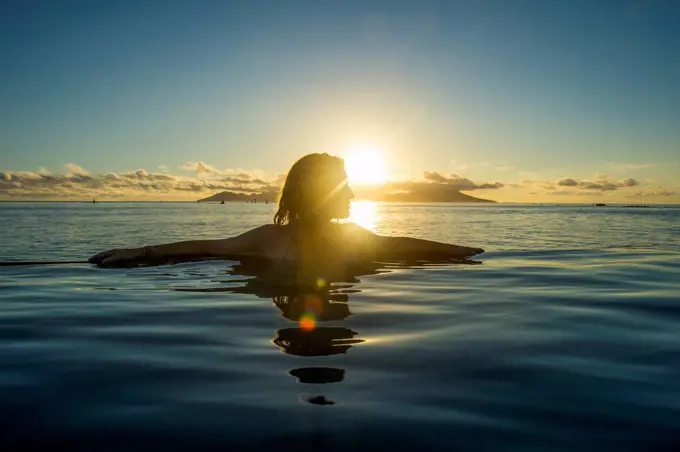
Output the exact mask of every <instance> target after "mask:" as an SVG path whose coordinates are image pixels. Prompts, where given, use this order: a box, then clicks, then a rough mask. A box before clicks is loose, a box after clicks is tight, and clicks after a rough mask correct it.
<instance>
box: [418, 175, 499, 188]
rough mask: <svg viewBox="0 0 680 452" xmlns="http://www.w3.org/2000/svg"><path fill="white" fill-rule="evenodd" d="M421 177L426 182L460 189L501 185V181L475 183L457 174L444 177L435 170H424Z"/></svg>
mask: <svg viewBox="0 0 680 452" xmlns="http://www.w3.org/2000/svg"><path fill="white" fill-rule="evenodd" d="M423 177H424V178H425V180H426V181H427V182H432V183H436V184H445V185H449V186H452V187H454V188H455V189H456V190H461V191H471V190H497V189H499V188H502V187H503V183H501V182H483V183H481V184H476V183H474V182H472V181H471V180H470V179H467V178H465V177H461V176H459V175H458V174H452V175H451V176H449V177H446V176H443V175H441V174H440V173H438V172H436V171H425V172H424V173H423Z"/></svg>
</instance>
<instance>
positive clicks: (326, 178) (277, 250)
mask: <svg viewBox="0 0 680 452" xmlns="http://www.w3.org/2000/svg"><path fill="white" fill-rule="evenodd" d="M353 197H354V193H353V192H352V190H351V189H350V188H349V186H348V185H347V173H346V172H345V166H344V161H343V160H342V159H340V158H338V157H333V156H330V155H328V154H309V155H306V156H304V157H302V158H301V159H300V160H298V161H297V162H295V164H294V165H293V166H292V168H291V169H290V171H289V173H288V176H287V177H286V182H285V184H284V187H283V190H282V191H281V195H280V199H279V206H278V211H277V212H276V214H275V215H274V224H268V225H264V226H259V227H257V228H255V229H252V230H250V231H247V232H244V233H243V234H240V235H238V236H236V237H230V238H226V239H217V240H190V241H183V242H175V243H166V244H162V245H154V246H145V247H140V248H123V249H113V250H109V251H104V252H102V253H99V254H96V255H94V256H92V257H91V258H90V262H92V263H95V264H97V265H100V266H105V267H106V266H118V265H130V264H133V265H134V264H135V263H138V262H145V261H147V262H148V261H151V262H161V261H164V260H166V261H167V260H173V259H176V258H188V259H198V258H207V257H218V258H219V257H224V258H232V259H237V260H238V259H245V258H262V259H266V260H269V261H293V262H295V263H296V265H299V264H301V265H302V267H305V268H308V269H310V270H312V269H313V270H314V271H317V270H318V269H319V266H321V267H323V266H326V265H328V264H329V262H332V263H333V265H335V264H337V262H344V263H348V262H357V261H361V260H371V259H376V258H380V257H382V256H395V255H397V256H399V255H401V256H407V255H411V256H413V255H423V256H429V255H433V254H434V255H439V256H442V255H445V256H448V257H450V258H456V259H462V258H466V257H470V256H473V255H475V254H479V253H481V252H483V251H484V250H482V249H481V248H469V247H466V246H458V245H451V244H446V243H440V242H433V241H430V240H422V239H416V238H411V237H386V236H381V235H377V234H374V233H373V232H371V231H369V230H367V229H364V228H362V227H360V226H358V225H356V224H353V223H337V222H333V221H332V220H334V219H341V218H347V217H348V216H349V207H350V200H351V199H352V198H353ZM310 276H311V275H310Z"/></svg>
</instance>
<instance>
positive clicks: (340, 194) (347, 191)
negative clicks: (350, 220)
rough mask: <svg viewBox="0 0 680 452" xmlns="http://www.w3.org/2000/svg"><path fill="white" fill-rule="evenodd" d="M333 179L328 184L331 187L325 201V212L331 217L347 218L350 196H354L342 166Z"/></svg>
mask: <svg viewBox="0 0 680 452" xmlns="http://www.w3.org/2000/svg"><path fill="white" fill-rule="evenodd" d="M333 179H334V180H333V181H332V182H331V183H330V184H329V185H330V186H331V188H330V190H329V194H330V196H329V199H328V201H327V203H326V209H327V213H328V214H329V216H330V217H331V218H347V217H349V214H350V204H351V201H352V198H354V192H353V191H352V189H351V188H349V184H348V181H347V173H346V172H345V170H344V168H343V169H342V170H341V171H339V172H338V174H337V177H335V178H333Z"/></svg>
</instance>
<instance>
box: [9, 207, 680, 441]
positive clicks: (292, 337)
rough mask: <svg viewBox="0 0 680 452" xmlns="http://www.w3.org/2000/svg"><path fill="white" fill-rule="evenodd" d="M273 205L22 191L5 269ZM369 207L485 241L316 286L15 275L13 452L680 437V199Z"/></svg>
mask: <svg viewBox="0 0 680 452" xmlns="http://www.w3.org/2000/svg"><path fill="white" fill-rule="evenodd" d="M272 211H273V206H272V205H267V206H266V205H261V204H259V205H253V204H225V205H218V204H213V205H209V204H193V203H190V204H181V203H177V204H172V203H154V204H151V203H148V204H145V203H140V204H105V203H104V204H75V203H61V204H52V203H33V204H31V203H26V204H24V203H21V204H19V203H5V204H0V239H2V244H3V246H2V248H0V260H19V259H84V258H87V257H88V256H89V255H91V254H93V253H95V252H97V251H102V250H104V249H108V248H112V247H118V246H131V245H135V246H136V245H143V244H153V243H162V242H168V241H175V240H185V239H191V238H217V237H225V236H229V235H231V234H234V233H237V232H240V231H243V230H245V229H247V228H250V227H253V226H256V225H259V224H262V223H266V222H269V221H270V218H271V213H272ZM353 215H354V220H355V221H357V222H359V223H361V224H363V225H365V226H367V227H371V228H373V229H374V230H376V231H377V232H382V233H389V234H404V235H416V236H420V237H425V238H431V239H437V240H444V241H451V242H455V243H458V244H463V245H469V246H480V247H483V248H485V249H487V252H486V253H485V254H483V255H481V256H479V257H478V258H477V259H476V261H477V264H476V265H453V264H451V265H440V264H436V265H435V264H432V265H428V264H424V263H418V264H412V265H408V266H407V265H396V264H393V263H381V264H376V265H374V266H372V267H370V268H367V269H364V270H363V271H361V272H357V274H356V275H355V276H356V277H355V278H350V279H349V280H346V281H343V282H337V283H334V284H332V285H331V287H327V288H324V289H320V290H318V291H317V292H315V293H313V294H310V293H305V294H301V293H297V292H295V291H291V290H290V289H289V288H281V287H278V288H275V287H271V286H267V285H266V284H262V283H258V280H256V279H253V278H252V272H251V271H250V270H249V269H248V268H246V267H244V266H239V265H237V264H235V263H233V262H228V261H209V262H194V263H182V264H177V265H167V266H159V267H145V268H136V269H99V268H95V267H92V266H89V265H85V264H83V265H60V266H26V267H0V433H2V435H0V438H1V439H0V445H3V444H4V445H5V446H10V448H9V449H5V450H15V449H17V450H18V449H19V448H21V449H22V450H24V449H25V448H27V447H28V446H43V447H45V448H50V449H51V450H58V449H59V448H60V447H70V448H71V449H79V450H80V449H82V450H96V449H111V450H122V449H126V450H132V449H133V448H134V449H140V450H141V449H143V448H144V449H145V450H151V447H150V445H154V446H158V445H160V446H161V447H163V448H164V449H169V450H174V449H184V448H187V449H192V450H193V449H195V450H205V449H212V448H213V447H214V448H216V449H221V450H257V449H271V448H272V447H280V448H285V449H286V450H288V449H290V450H348V449H350V448H351V449H352V450H368V449H376V450H385V449H388V448H398V450H402V449H406V448H413V447H417V448H418V450H521V451H524V450H575V449H576V448H578V449H579V450H658V449H662V450H663V449H666V450H677V448H678V447H680V436H679V434H678V432H679V431H680V333H679V332H678V331H679V328H678V327H679V326H680V323H679V322H678V321H679V320H680V304H679V303H680V296H679V295H680V282H679V281H680V239H679V237H680V221H679V220H680V208H677V207H671V206H667V207H664V208H649V209H630V208H622V207H606V208H595V207H590V206H581V207H578V206H559V207H558V206H550V207H548V206H507V205H493V206H472V205H465V206H453V205H409V204H377V205H376V204H369V203H357V204H356V205H354V206H353ZM310 313H311V314H313V316H312V318H313V319H315V320H316V322H314V321H313V320H310V319H309V314H310Z"/></svg>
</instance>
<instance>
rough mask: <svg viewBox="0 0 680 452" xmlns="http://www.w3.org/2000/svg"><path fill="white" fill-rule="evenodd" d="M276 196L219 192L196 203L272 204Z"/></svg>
mask: <svg viewBox="0 0 680 452" xmlns="http://www.w3.org/2000/svg"><path fill="white" fill-rule="evenodd" d="M276 196H277V194H276V193H275V192H263V193H236V192H233V191H221V192H219V193H216V194H214V195H212V196H208V197H207V198H202V199H199V200H198V201H197V202H254V201H257V202H262V203H263V202H265V201H266V202H274V201H276Z"/></svg>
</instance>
